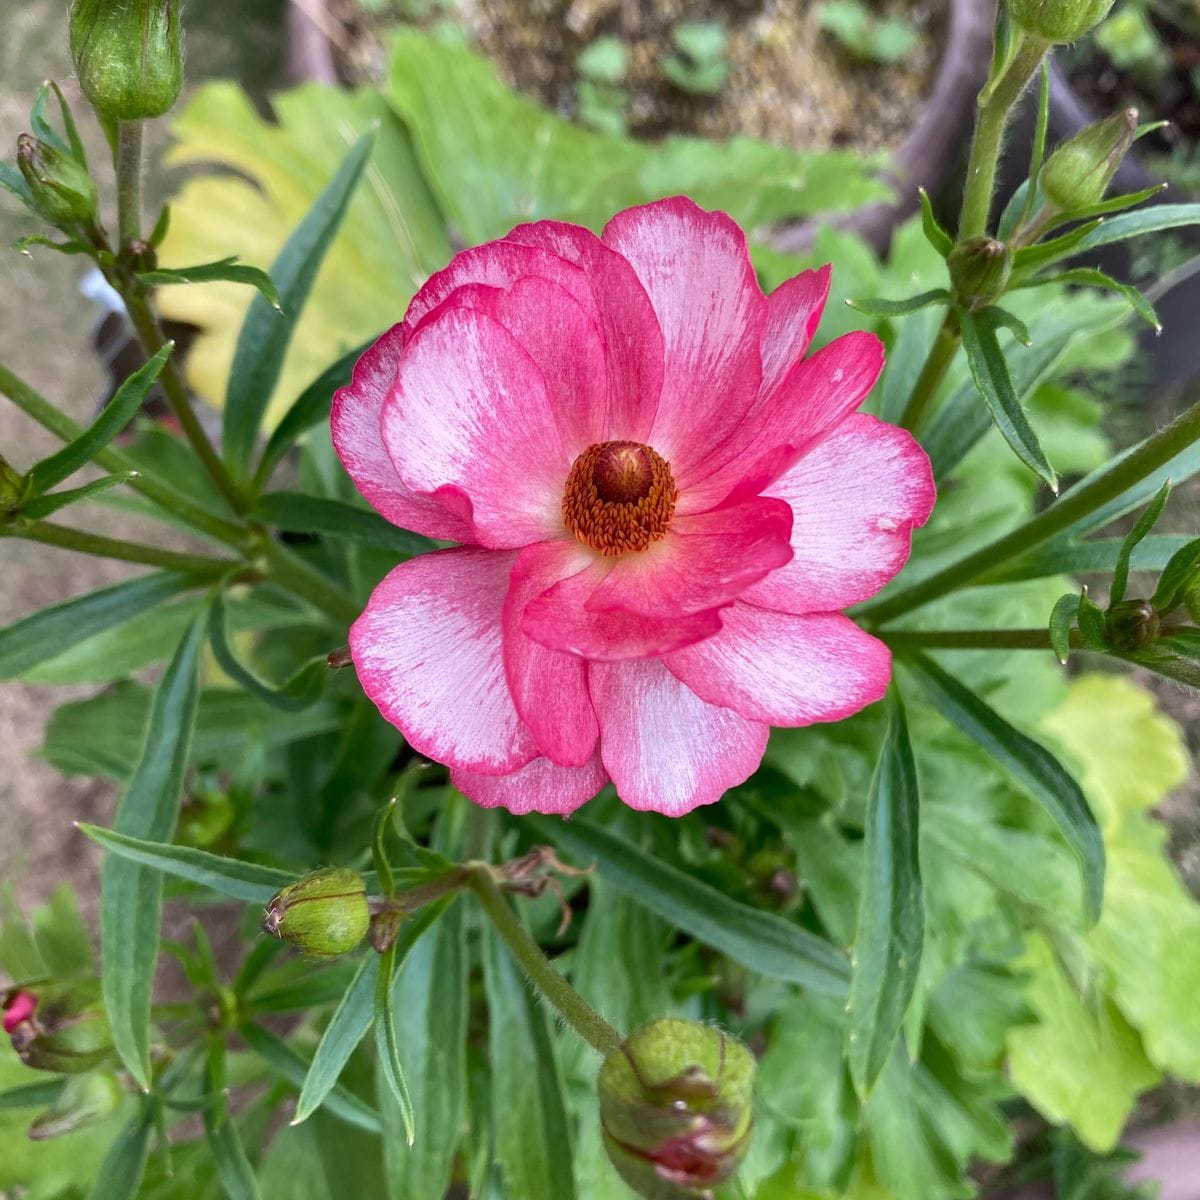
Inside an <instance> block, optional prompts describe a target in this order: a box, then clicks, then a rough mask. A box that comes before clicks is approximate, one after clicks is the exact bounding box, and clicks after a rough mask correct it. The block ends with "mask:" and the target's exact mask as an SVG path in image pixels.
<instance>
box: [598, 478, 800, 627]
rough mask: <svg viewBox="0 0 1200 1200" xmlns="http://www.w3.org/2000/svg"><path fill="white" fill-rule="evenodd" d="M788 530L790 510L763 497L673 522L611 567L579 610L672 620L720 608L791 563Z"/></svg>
mask: <svg viewBox="0 0 1200 1200" xmlns="http://www.w3.org/2000/svg"><path fill="white" fill-rule="evenodd" d="M791 529H792V510H791V509H790V508H789V507H788V505H787V504H785V503H784V502H783V501H781V500H775V499H768V498H766V497H757V498H755V499H753V500H749V501H747V502H746V503H744V504H738V505H735V506H734V507H732V508H718V509H714V510H713V511H712V512H707V513H700V514H697V515H694V516H683V517H676V518H675V519H674V521H672V523H671V529H670V531H669V532H668V533H667V536H666V537H665V538H663V539H662V541H660V542H656V543H655V544H654V545H653V546H651V547H650V548H649V549H648V550H644V551H641V552H640V553H636V554H624V555H622V556H621V557H619V558H617V559H615V560H614V561H613V565H612V567H611V569H610V570H609V572H608V575H607V576H606V577H605V579H604V581H603V582H602V583H601V584H600V585H599V587H597V588H596V590H595V592H594V593H593V595H592V596H591V597H590V598H589V600H588V602H587V607H588V608H589V609H591V610H592V611H594V612H604V611H607V610H610V609H621V610H623V611H626V612H633V613H641V614H643V615H645V616H650V617H679V616H684V615H687V614H689V613H697V612H702V611H704V610H706V609H711V608H716V607H719V606H720V605H722V604H728V603H729V602H730V601H731V600H733V599H734V598H735V597H736V596H739V595H741V593H742V592H744V591H745V590H746V588H748V587H749V586H750V585H751V584H753V583H756V582H757V581H758V580H760V579H762V578H763V577H764V576H765V575H767V574H768V573H769V572H771V571H773V570H776V569H777V568H779V567H781V566H783V565H784V564H785V563H787V562H788V561H789V560H790V559H791V557H792V549H791V546H790V544H789V538H790V535H791Z"/></svg>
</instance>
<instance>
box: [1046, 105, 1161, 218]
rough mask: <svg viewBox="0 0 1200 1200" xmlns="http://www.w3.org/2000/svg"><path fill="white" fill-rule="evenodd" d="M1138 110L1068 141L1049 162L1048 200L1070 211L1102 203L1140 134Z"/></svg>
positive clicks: (1081, 132) (1047, 178) (1115, 115)
mask: <svg viewBox="0 0 1200 1200" xmlns="http://www.w3.org/2000/svg"><path fill="white" fill-rule="evenodd" d="M1137 124H1138V111H1137V109H1136V108H1127V109H1125V111H1124V112H1119V113H1116V114H1114V115H1113V116H1111V117H1107V118H1106V119H1105V120H1103V121H1097V122H1096V123H1095V124H1094V125H1089V126H1088V127H1087V128H1086V129H1081V130H1080V131H1079V132H1078V133H1077V134H1075V136H1074V137H1070V138H1068V139H1067V140H1066V141H1065V142H1063V144H1062V145H1061V146H1059V147H1058V148H1057V149H1056V150H1055V151H1054V153H1053V154H1051V155H1050V157H1049V158H1048V159H1046V165H1045V166H1044V167H1043V168H1042V174H1041V185H1042V191H1043V192H1044V193H1045V196H1046V199H1047V200H1048V201H1049V202H1050V203H1051V204H1053V205H1054V207H1055V208H1057V209H1060V210H1062V211H1064V212H1067V211H1069V210H1071V209H1076V208H1090V207H1091V206H1092V205H1094V204H1099V203H1100V201H1101V200H1103V199H1104V193H1105V192H1106V191H1108V185H1109V184H1110V183H1112V178H1113V176H1114V175H1115V174H1116V173H1117V168H1118V167H1119V166H1120V165H1121V160H1122V159H1123V158H1124V157H1125V155H1126V154H1127V153H1128V152H1129V147H1130V146H1131V145H1133V139H1134V137H1135V136H1136V135H1137Z"/></svg>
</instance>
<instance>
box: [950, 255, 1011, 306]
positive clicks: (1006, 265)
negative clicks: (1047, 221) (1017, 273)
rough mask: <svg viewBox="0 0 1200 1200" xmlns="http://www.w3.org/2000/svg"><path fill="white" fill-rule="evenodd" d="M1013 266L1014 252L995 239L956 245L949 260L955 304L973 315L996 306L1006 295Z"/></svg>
mask: <svg viewBox="0 0 1200 1200" xmlns="http://www.w3.org/2000/svg"><path fill="white" fill-rule="evenodd" d="M1012 264H1013V255H1012V250H1011V249H1009V247H1008V246H1007V245H1006V244H1005V243H1004V242H1001V241H997V240H996V239H995V238H992V237H975V238H970V239H969V240H968V241H965V242H962V243H960V244H959V245H957V246H955V247H954V249H953V250H951V251H950V253H949V255H947V257H946V267H947V269H948V270H949V272H950V287H951V290H952V291H953V293H954V299H955V301H956V302H957V303H958V304H961V305H962V306H963V307H964V308H966V309H968V310H969V311H970V312H978V311H979V310H980V309H981V308H987V306H988V305H989V304H993V303H995V301H997V300H999V299H1000V297H1001V296H1003V295H1004V289H1005V287H1006V286H1007V285H1008V279H1009V276H1010V275H1011V274H1012Z"/></svg>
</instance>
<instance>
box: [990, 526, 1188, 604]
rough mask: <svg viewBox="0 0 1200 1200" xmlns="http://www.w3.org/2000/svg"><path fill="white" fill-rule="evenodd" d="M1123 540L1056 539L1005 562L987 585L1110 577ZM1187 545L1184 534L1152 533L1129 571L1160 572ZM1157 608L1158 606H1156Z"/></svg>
mask: <svg viewBox="0 0 1200 1200" xmlns="http://www.w3.org/2000/svg"><path fill="white" fill-rule="evenodd" d="M1122 540H1123V539H1122V538H1097V539H1096V540H1095V541H1090V542H1076V541H1073V540H1071V539H1069V538H1057V539H1055V540H1054V541H1051V542H1047V543H1046V544H1045V545H1044V546H1040V547H1039V548H1038V549H1037V550H1035V551H1033V553H1032V554H1029V555H1027V556H1025V557H1023V558H1018V559H1015V560H1014V561H1013V562H1012V563H1006V564H1005V565H1004V567H1003V568H1002V569H1000V570H998V571H996V572H995V573H994V574H989V575H988V576H987V577H986V581H987V582H988V583H1015V582H1016V581H1018V580H1021V579H1044V578H1045V577H1046V576H1047V575H1111V574H1112V572H1113V571H1114V570H1115V569H1116V565H1117V555H1118V554H1120V552H1121V542H1122ZM1187 544H1188V539H1187V538H1186V537H1185V536H1183V535H1182V534H1167V533H1162V534H1152V535H1151V536H1150V537H1148V538H1145V539H1143V541H1142V542H1140V543H1139V544H1138V546H1137V547H1136V548H1135V549H1134V551H1133V554H1132V555H1131V556H1130V559H1129V567H1130V570H1133V571H1161V570H1163V569H1164V568H1165V567H1166V566H1167V565H1168V564H1169V562H1170V561H1171V557H1172V555H1174V554H1176V553H1177V552H1178V551H1179V550H1180V549H1182V548H1183V547H1184V546H1185V545H1187ZM1156 607H1157V606H1156Z"/></svg>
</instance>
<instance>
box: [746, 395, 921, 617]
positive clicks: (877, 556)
mask: <svg viewBox="0 0 1200 1200" xmlns="http://www.w3.org/2000/svg"><path fill="white" fill-rule="evenodd" d="M771 494H772V495H774V496H778V497H779V498H780V499H782V500H785V501H787V503H788V504H790V505H791V508H792V512H793V513H794V514H795V521H794V523H793V525H792V550H793V551H794V554H795V557H793V559H792V561H791V562H790V563H788V564H787V565H786V566H783V567H780V568H779V570H777V571H773V572H772V573H771V574H770V575H768V576H767V577H766V578H765V579H764V580H762V581H761V582H760V583H756V584H755V585H754V586H753V587H752V588H750V589H749V591H747V592H746V594H745V596H744V597H743V599H745V600H748V601H750V602H752V603H754V604H759V605H762V606H763V607H765V608H777V609H780V610H782V611H783V612H789V613H807V612H832V611H834V610H837V609H843V608H848V607H849V606H850V605H851V604H857V603H859V601H861V600H866V599H867V598H868V597H869V596H873V595H875V593H876V592H877V591H879V589H880V588H881V587H883V585H884V584H885V583H887V582H888V580H890V579H891V578H892V577H893V576H894V575H895V574H896V573H897V572H898V571H899V570H900V568H901V567H902V566H904V564H905V562H906V561H907V560H908V553H909V549H910V547H911V544H912V531H913V527H914V526H917V525H924V524H925V522H926V520H927V519H928V517H929V513H930V511H931V510H932V508H933V501H934V486H933V473H932V471H931V469H930V466H929V459H928V457H927V456H926V454H925V451H924V450H922V449H921V447H920V446H919V445H918V444H917V442H916V441H915V440H914V438H913V437H912V435H911V434H909V433H908V432H907V431H905V430H903V429H897V428H896V427H895V426H894V425H888V424H886V423H885V422H883V421H880V420H878V419H877V418H876V417H872V416H869V415H868V414H866V413H855V414H853V415H852V416H850V417H847V418H846V420H845V421H843V422H842V423H841V425H839V426H838V427H837V429H835V430H834V432H833V433H832V434H830V435H829V437H827V438H826V439H825V440H824V441H823V442H821V443H820V444H819V445H818V446H816V447H815V448H814V449H813V450H811V451H810V452H809V453H808V454H806V455H805V456H804V457H803V458H802V459H801V460H800V461H799V462H798V463H797V464H796V465H795V466H794V467H792V469H791V470H790V471H788V472H787V474H786V475H784V476H783V477H782V478H781V479H778V480H776V481H775V483H773V484H772V485H771Z"/></svg>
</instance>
